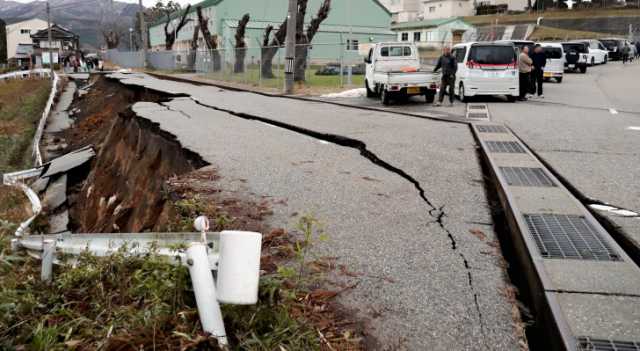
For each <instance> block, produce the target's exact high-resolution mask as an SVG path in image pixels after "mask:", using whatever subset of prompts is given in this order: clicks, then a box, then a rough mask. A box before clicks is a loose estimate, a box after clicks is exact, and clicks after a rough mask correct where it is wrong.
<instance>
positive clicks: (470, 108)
mask: <svg viewBox="0 0 640 351" xmlns="http://www.w3.org/2000/svg"><path fill="white" fill-rule="evenodd" d="M486 109H487V105H469V110H486Z"/></svg>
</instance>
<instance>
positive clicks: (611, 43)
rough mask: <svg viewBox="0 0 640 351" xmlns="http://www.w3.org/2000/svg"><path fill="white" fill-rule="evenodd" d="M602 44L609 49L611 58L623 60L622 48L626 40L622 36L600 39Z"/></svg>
mask: <svg viewBox="0 0 640 351" xmlns="http://www.w3.org/2000/svg"><path fill="white" fill-rule="evenodd" d="M600 42H602V45H604V47H605V48H607V51H609V60H613V61H615V60H622V48H623V47H624V43H625V42H626V40H624V39H620V38H608V39H600Z"/></svg>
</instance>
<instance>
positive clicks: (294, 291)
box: [0, 216, 357, 351]
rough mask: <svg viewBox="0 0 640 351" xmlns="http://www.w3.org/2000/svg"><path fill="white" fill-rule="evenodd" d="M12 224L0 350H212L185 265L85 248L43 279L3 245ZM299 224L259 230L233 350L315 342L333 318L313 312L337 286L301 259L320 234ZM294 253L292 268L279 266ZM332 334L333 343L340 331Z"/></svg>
mask: <svg viewBox="0 0 640 351" xmlns="http://www.w3.org/2000/svg"><path fill="white" fill-rule="evenodd" d="M14 227H15V226H14V225H13V224H12V223H9V222H6V221H5V222H3V223H2V228H6V230H5V229H3V232H2V234H1V236H0V276H2V277H3V279H2V281H0V350H17V349H28V350H67V349H73V350H94V349H102V350H141V349H144V350H147V349H156V350H216V349H217V346H215V342H214V341H212V340H210V339H209V338H208V337H207V336H206V335H205V334H204V333H203V332H202V329H201V327H200V324H199V319H198V314H197V309H196V304H195V300H194V296H193V291H192V290H191V288H190V287H191V284H190V281H189V279H190V278H189V274H188V271H187V270H186V269H185V268H184V267H181V266H175V265H171V264H169V263H168V262H167V261H166V259H165V258H163V257H161V256H158V255H156V254H154V253H151V254H149V255H147V256H145V257H128V256H126V255H125V254H124V251H125V250H121V251H118V252H116V253H114V254H113V255H111V256H109V257H95V256H92V255H90V254H88V253H85V254H82V255H81V256H79V257H78V259H77V260H76V261H73V262H72V261H69V263H68V264H63V265H61V266H56V269H55V272H54V276H55V278H54V281H53V283H51V284H50V285H46V284H44V283H42V282H41V281H40V279H39V273H40V272H39V268H40V266H39V262H38V261H36V260H34V259H32V258H30V257H28V256H26V255H16V254H14V253H11V252H9V247H10V243H9V241H10V238H11V236H10V233H11V230H12V229H13V228H14ZM297 229H298V230H299V234H300V236H301V240H300V241H296V240H295V239H294V238H293V236H291V235H289V234H287V233H286V232H285V231H283V230H276V231H273V232H272V233H269V234H267V235H266V236H265V238H264V239H265V240H264V241H265V247H264V249H263V250H264V251H263V257H262V261H263V262H264V264H263V275H262V276H261V279H260V289H259V301H258V303H257V304H256V305H252V306H231V305H225V306H223V315H224V318H225V324H226V327H227V335H228V337H229V339H230V341H231V343H232V345H233V349H237V350H265V351H267V350H279V349H283V348H284V349H286V350H319V349H320V345H321V340H320V338H319V337H318V335H319V333H321V330H324V329H325V328H326V326H327V325H330V324H331V323H330V322H324V324H322V325H323V326H322V327H319V326H318V323H313V322H311V319H310V318H309V316H310V315H311V314H313V315H314V318H319V317H318V316H321V315H322V314H323V313H325V312H324V310H326V308H323V307H320V306H323V305H325V304H326V303H327V299H328V298H331V297H334V296H335V295H336V294H335V293H327V292H325V291H320V290H317V289H314V288H313V286H314V284H310V282H317V280H316V279H315V278H314V277H315V276H316V274H317V272H315V271H313V270H309V269H306V266H307V265H308V264H309V256H310V254H309V249H310V248H311V247H312V246H313V245H314V243H315V242H317V241H318V240H320V238H321V237H322V240H325V238H324V236H325V234H324V233H323V232H322V231H321V230H320V229H319V223H318V221H317V220H316V219H314V218H313V217H311V216H305V217H302V218H301V219H300V221H299V223H298V225H297ZM183 248H184V247H176V249H183ZM291 259H293V263H294V266H295V269H294V270H293V271H288V270H285V269H282V268H281V267H283V266H284V265H285V264H287V262H289V261H290V260H291ZM291 273H293V274H291ZM324 333H325V334H327V331H326V330H325V331H324ZM320 335H323V334H320ZM328 335H330V336H331V335H333V339H332V340H334V342H335V340H336V338H337V339H339V340H341V341H342V340H343V339H344V335H342V334H339V333H335V332H332V331H330V332H329V333H328ZM347 335H351V334H350V333H347ZM354 344H356V345H357V341H354Z"/></svg>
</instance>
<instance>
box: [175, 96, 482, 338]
mask: <svg viewBox="0 0 640 351" xmlns="http://www.w3.org/2000/svg"><path fill="white" fill-rule="evenodd" d="M191 99H192V100H193V101H194V102H195V103H196V104H198V105H200V106H203V107H206V108H210V109H213V110H216V111H220V112H225V113H228V114H230V115H232V116H236V117H239V118H242V119H246V120H251V121H257V122H261V123H265V124H268V125H271V126H274V127H278V128H282V129H286V130H288V131H292V132H295V133H299V134H303V135H306V136H309V137H312V138H315V139H318V140H322V141H325V142H329V143H332V144H336V145H339V146H343V147H349V148H353V149H356V150H358V151H359V152H360V155H361V156H363V157H364V158H366V159H367V160H369V161H370V162H371V163H373V164H374V165H376V166H378V167H381V168H383V169H385V170H387V171H389V172H392V173H394V174H396V175H398V176H400V177H402V178H403V179H405V180H406V181H408V182H410V183H411V184H412V185H413V186H414V187H415V189H416V190H417V191H418V193H419V196H420V198H421V199H422V201H423V202H424V203H425V204H426V205H427V207H428V208H429V209H428V212H427V213H428V214H429V216H430V217H431V218H433V221H432V222H431V224H433V223H435V224H437V225H438V227H440V228H441V229H442V230H443V231H444V232H445V233H446V234H447V237H448V239H449V241H450V243H451V250H452V251H454V252H456V253H457V255H458V256H459V257H460V259H461V260H462V263H463V265H464V268H465V270H466V273H467V277H468V285H469V289H470V291H471V294H472V296H473V303H474V306H475V309H476V313H477V317H478V322H479V324H480V330H481V332H482V334H483V336H485V337H486V335H485V324H484V318H483V314H482V310H481V308H480V302H479V296H478V293H477V291H476V289H475V285H474V281H473V274H472V270H471V265H470V264H469V260H468V259H467V258H466V256H465V254H464V253H463V252H461V251H460V249H459V248H458V243H457V240H456V237H455V236H454V235H453V233H452V232H451V230H449V229H448V228H447V226H446V224H445V218H446V217H447V213H446V212H445V211H444V209H445V206H444V205H443V206H440V207H438V206H436V205H435V204H434V203H433V202H432V201H431V200H430V199H429V198H428V197H427V195H426V191H425V190H424V188H423V187H422V185H421V183H420V182H419V181H418V180H416V179H415V178H414V177H412V176H411V175H409V174H408V173H407V172H405V171H404V170H402V169H400V168H398V167H395V166H393V165H392V164H391V163H389V162H387V161H384V160H382V159H381V158H380V157H378V156H377V155H376V154H375V153H374V152H372V151H371V150H369V149H368V148H367V144H366V143H364V142H363V141H361V140H357V139H353V138H349V137H345V136H342V135H336V134H330V133H321V132H317V131H314V130H311V129H307V128H302V127H299V126H295V125H291V124H288V123H284V122H280V121H276V120H272V119H269V118H265V117H260V116H256V115H250V114H247V113H243V112H236V111H232V110H228V109H223V108H219V107H217V106H212V105H209V104H206V103H203V102H200V101H198V100H197V99H195V98H193V97H192V98H191ZM163 105H164V104H163ZM165 106H166V105H165ZM485 346H486V345H485Z"/></svg>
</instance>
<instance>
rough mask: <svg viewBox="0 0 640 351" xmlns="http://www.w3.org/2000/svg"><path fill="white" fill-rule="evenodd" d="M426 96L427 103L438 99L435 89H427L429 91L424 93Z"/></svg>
mask: <svg viewBox="0 0 640 351" xmlns="http://www.w3.org/2000/svg"><path fill="white" fill-rule="evenodd" d="M424 98H425V100H426V101H427V104H432V103H433V101H434V100H435V99H436V93H435V92H434V91H427V93H426V94H424Z"/></svg>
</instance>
